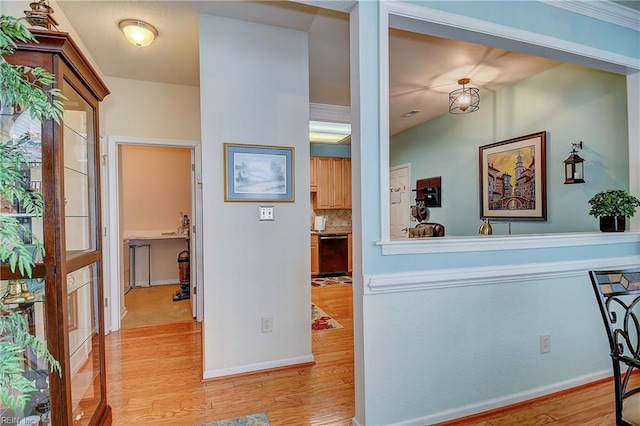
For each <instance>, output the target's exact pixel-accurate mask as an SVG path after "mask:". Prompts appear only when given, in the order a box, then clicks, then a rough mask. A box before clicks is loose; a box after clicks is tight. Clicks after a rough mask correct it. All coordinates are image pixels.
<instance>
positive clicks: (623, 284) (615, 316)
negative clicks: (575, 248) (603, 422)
mask: <svg viewBox="0 0 640 426" xmlns="http://www.w3.org/2000/svg"><path fill="white" fill-rule="evenodd" d="M589 276H590V278H591V283H592V284H593V290H594V292H595V294H596V299H597V300H598V306H599V307H600V313H601V315H602V319H603V321H604V325H605V329H606V331H607V338H608V340H609V348H610V350H611V361H612V363H613V379H614V388H615V407H616V425H621V426H630V425H631V426H640V385H632V384H631V383H640V373H638V372H636V373H637V374H636V375H635V376H636V377H635V378H633V377H632V376H633V373H634V371H636V370H637V369H639V368H640V321H639V318H638V315H640V270H624V271H622V270H619V271H590V272H589Z"/></svg>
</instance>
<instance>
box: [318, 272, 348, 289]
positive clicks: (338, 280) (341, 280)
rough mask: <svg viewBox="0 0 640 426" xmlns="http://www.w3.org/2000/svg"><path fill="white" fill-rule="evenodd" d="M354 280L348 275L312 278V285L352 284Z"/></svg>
mask: <svg viewBox="0 0 640 426" xmlns="http://www.w3.org/2000/svg"><path fill="white" fill-rule="evenodd" d="M352 283H353V281H352V280H351V277H349V276H347V275H343V276H339V277H322V278H311V287H333V286H336V285H351V284H352Z"/></svg>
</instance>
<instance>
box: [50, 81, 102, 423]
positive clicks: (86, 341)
mask: <svg viewBox="0 0 640 426" xmlns="http://www.w3.org/2000/svg"><path fill="white" fill-rule="evenodd" d="M71 81H73V80H71ZM61 87H62V92H63V94H64V96H65V97H66V98H67V99H66V100H65V111H64V116H63V120H62V122H61V124H60V129H59V130H60V132H61V141H62V146H61V149H62V160H63V161H62V163H63V165H64V167H63V176H62V178H63V183H64V184H63V196H64V205H63V206H62V207H63V209H62V210H63V212H64V214H63V217H62V218H60V220H62V221H64V223H63V224H61V225H64V234H63V236H64V241H63V242H62V247H61V248H62V251H63V253H65V259H66V262H64V265H65V267H64V271H65V273H66V277H65V278H64V279H63V282H62V285H63V286H65V287H66V292H65V293H64V294H65V300H63V301H62V303H65V302H66V309H65V310H64V311H65V312H66V313H67V315H66V317H65V318H64V319H65V320H66V333H67V337H66V340H67V344H68V348H69V358H68V359H67V360H65V361H66V376H67V379H66V383H67V387H68V388H70V396H69V400H68V401H67V404H68V405H67V407H69V410H68V411H69V415H68V416H67V424H68V425H89V424H92V422H94V421H95V419H94V415H95V414H96V413H97V412H98V411H99V409H100V406H101V404H103V405H104V402H105V401H106V396H105V395H104V392H105V388H104V386H103V384H104V365H105V363H104V347H103V345H104V330H103V328H102V327H103V325H102V321H101V316H102V311H101V303H100V301H101V298H102V292H101V288H102V282H101V279H102V278H101V268H102V259H101V257H102V252H101V246H100V241H99V236H100V233H99V227H100V220H99V217H98V212H99V199H98V191H99V185H98V178H99V176H98V174H97V167H96V162H97V158H96V152H97V145H96V143H97V142H96V126H95V121H94V120H95V109H94V106H92V105H91V104H90V103H89V102H87V100H86V99H85V96H86V93H81V92H79V91H77V90H76V89H75V88H74V86H73V85H72V84H71V83H70V82H69V81H67V79H66V78H65V79H63V81H62V85H61Z"/></svg>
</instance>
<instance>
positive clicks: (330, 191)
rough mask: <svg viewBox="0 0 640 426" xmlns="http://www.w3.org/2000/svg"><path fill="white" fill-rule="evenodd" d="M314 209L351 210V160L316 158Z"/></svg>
mask: <svg viewBox="0 0 640 426" xmlns="http://www.w3.org/2000/svg"><path fill="white" fill-rule="evenodd" d="M316 173H317V177H316V182H317V183H316V185H317V191H316V194H315V198H314V203H313V207H314V208H315V209H350V208H351V159H350V158H333V157H316Z"/></svg>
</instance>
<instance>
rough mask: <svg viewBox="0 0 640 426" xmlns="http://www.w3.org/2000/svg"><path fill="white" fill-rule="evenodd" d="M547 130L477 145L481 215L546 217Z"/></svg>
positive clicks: (527, 218) (482, 217) (488, 216)
mask: <svg viewBox="0 0 640 426" xmlns="http://www.w3.org/2000/svg"><path fill="white" fill-rule="evenodd" d="M546 144H547V132H546V131H545V132H538V133H532V134H530V135H526V136H521V137H518V138H514V139H509V140H505V141H501V142H496V143H492V144H489V145H484V146H481V147H480V148H479V159H480V218H481V219H484V218H490V219H496V220H501V219H502V220H505V221H507V220H542V221H544V220H547V190H546V158H547V150H546Z"/></svg>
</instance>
